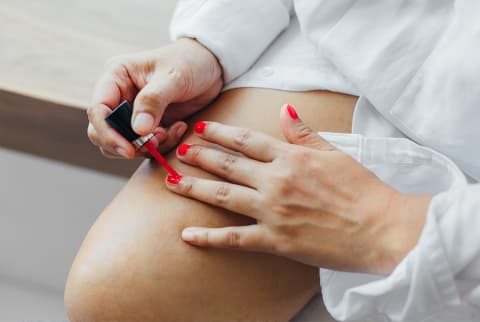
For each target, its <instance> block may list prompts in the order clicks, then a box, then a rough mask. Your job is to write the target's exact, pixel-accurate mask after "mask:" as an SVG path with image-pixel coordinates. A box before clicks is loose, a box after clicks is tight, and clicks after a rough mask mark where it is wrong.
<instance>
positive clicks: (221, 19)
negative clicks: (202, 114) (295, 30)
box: [170, 0, 292, 83]
mask: <svg viewBox="0 0 480 322" xmlns="http://www.w3.org/2000/svg"><path fill="white" fill-rule="evenodd" d="M291 11H292V1H291V0H272V1H255V0H241V1H238V0H204V1H193V0H181V1H179V2H178V4H177V8H176V10H175V13H174V16H173V19H172V23H171V25H170V35H171V38H172V39H173V40H175V39H178V38H181V37H189V38H195V39H197V40H198V41H199V42H200V43H202V44H203V45H204V46H205V47H207V48H208V49H209V50H210V51H211V52H213V54H214V55H215V56H216V57H217V59H218V60H219V62H220V64H221V65H222V67H223V78H224V80H225V83H229V82H230V81H232V80H233V79H235V78H237V77H238V76H240V75H241V74H243V73H244V72H246V71H247V70H248V69H249V68H250V66H252V64H253V63H254V62H255V61H256V60H257V59H258V57H259V56H260V55H261V54H262V53H263V52H264V51H265V49H266V48H268V46H269V45H270V43H272V41H273V40H274V39H275V38H276V37H277V36H278V35H279V34H280V33H281V32H282V31H283V30H284V29H285V28H286V27H287V26H288V25H289V23H290V13H291Z"/></svg>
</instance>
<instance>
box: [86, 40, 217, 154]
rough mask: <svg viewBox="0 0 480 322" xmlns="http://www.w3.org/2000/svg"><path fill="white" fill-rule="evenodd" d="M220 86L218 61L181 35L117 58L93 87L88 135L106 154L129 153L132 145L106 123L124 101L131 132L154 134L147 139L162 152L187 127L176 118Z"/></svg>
mask: <svg viewBox="0 0 480 322" xmlns="http://www.w3.org/2000/svg"><path fill="white" fill-rule="evenodd" d="M222 86H223V80H222V70H221V67H220V65H219V63H218V61H217V59H216V58H215V56H214V55H213V54H212V53H211V52H210V51H208V50H207V49H206V48H205V47H203V46H202V45H200V44H199V43H198V42H196V41H195V40H191V39H181V40H178V41H176V42H175V43H173V44H171V45H168V46H166V47H163V48H160V49H157V50H153V51H148V52H143V53H138V54H133V55H126V56H120V57H116V58H114V59H112V60H111V61H110V62H109V63H108V64H107V67H106V71H105V73H104V74H103V76H102V77H101V78H100V80H99V81H98V83H97V85H96V87H95V91H94V95H93V102H92V106H91V107H90V108H89V109H88V118H89V121H90V124H89V126H88V136H89V138H90V140H91V141H92V143H93V144H95V145H97V146H98V147H99V148H100V150H101V151H102V153H103V154H104V155H105V156H107V157H123V158H132V157H134V156H135V149H134V147H133V146H132V145H131V144H130V143H129V142H128V141H127V140H125V139H124V138H123V137H122V136H121V135H120V134H119V133H117V132H116V131H115V130H113V129H112V128H111V127H110V126H109V125H108V124H107V123H106V122H105V117H106V116H107V115H108V114H109V113H110V112H111V110H112V109H113V108H115V107H116V106H117V105H118V104H120V103H121V102H122V101H123V100H128V101H130V102H133V118H132V126H133V129H134V130H135V132H137V133H138V134H140V135H146V134H149V133H152V132H153V133H154V134H155V137H154V138H153V139H152V142H153V143H154V144H155V145H157V146H158V148H159V150H160V151H162V152H163V151H166V150H168V149H171V148H172V147H173V146H175V145H176V143H177V142H178V140H179V139H180V138H181V137H182V136H183V134H184V133H185V131H186V129H187V125H186V124H185V123H184V122H181V121H179V120H182V119H183V118H185V117H187V116H189V115H191V114H193V113H195V112H196V111H198V110H199V109H201V108H202V107H204V106H205V105H207V104H208V103H209V102H211V101H212V100H213V99H214V98H215V97H216V96H217V95H218V93H219V92H220V90H221V88H222ZM164 127H168V128H164Z"/></svg>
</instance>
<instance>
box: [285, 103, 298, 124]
mask: <svg viewBox="0 0 480 322" xmlns="http://www.w3.org/2000/svg"><path fill="white" fill-rule="evenodd" d="M287 111H288V114H290V117H291V118H292V120H296V119H298V114H297V111H295V109H294V108H293V106H292V105H290V104H288V105H287Z"/></svg>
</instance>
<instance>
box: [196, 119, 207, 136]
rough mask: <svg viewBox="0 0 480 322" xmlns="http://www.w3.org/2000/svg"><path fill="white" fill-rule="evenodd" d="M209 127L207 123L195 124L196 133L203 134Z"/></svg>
mask: <svg viewBox="0 0 480 322" xmlns="http://www.w3.org/2000/svg"><path fill="white" fill-rule="evenodd" d="M206 126H207V123H205V122H197V123H195V126H194V127H193V129H194V130H195V133H198V134H202V133H203V131H205V127H206Z"/></svg>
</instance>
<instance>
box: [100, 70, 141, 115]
mask: <svg viewBox="0 0 480 322" xmlns="http://www.w3.org/2000/svg"><path fill="white" fill-rule="evenodd" d="M137 92H138V90H137V88H136V86H135V84H134V83H133V81H132V80H131V79H130V76H129V74H128V72H127V71H126V68H125V67H123V68H122V67H113V68H109V69H108V70H107V71H106V72H105V73H104V74H103V75H102V76H101V77H100V78H99V79H98V81H97V83H96V84H95V87H94V89H93V96H92V105H105V106H107V107H108V108H110V109H111V110H113V109H114V108H115V107H116V106H117V105H118V104H120V103H121V102H123V101H124V100H127V101H129V102H132V101H133V100H134V98H135V96H136V94H137Z"/></svg>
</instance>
